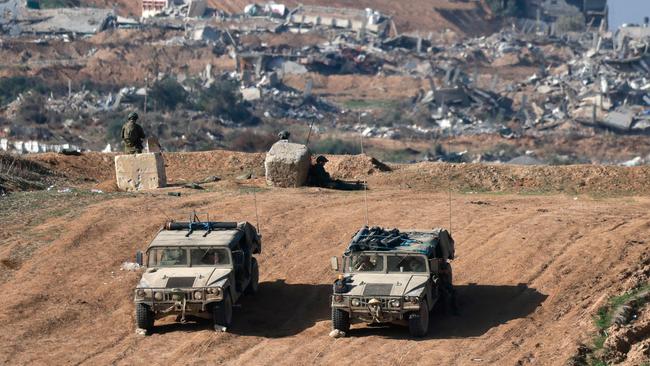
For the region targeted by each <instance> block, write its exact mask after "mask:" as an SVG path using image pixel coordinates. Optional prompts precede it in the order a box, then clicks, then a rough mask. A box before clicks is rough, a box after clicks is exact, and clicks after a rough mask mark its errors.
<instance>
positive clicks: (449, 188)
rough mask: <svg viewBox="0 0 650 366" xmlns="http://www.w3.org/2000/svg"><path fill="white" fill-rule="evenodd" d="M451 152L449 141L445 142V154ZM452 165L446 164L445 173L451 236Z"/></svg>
mask: <svg viewBox="0 0 650 366" xmlns="http://www.w3.org/2000/svg"><path fill="white" fill-rule="evenodd" d="M450 151H451V141H450V140H447V154H449V153H450ZM452 167H453V165H452V164H448V169H449V170H448V172H447V191H448V193H449V235H451V171H452Z"/></svg>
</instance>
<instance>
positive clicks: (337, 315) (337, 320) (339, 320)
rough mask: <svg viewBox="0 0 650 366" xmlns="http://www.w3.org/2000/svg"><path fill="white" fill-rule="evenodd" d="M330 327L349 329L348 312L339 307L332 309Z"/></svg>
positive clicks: (341, 329)
mask: <svg viewBox="0 0 650 366" xmlns="http://www.w3.org/2000/svg"><path fill="white" fill-rule="evenodd" d="M332 328H333V329H338V330H340V331H341V332H345V333H347V332H349V331H350V313H348V312H347V311H344V310H341V309H332Z"/></svg>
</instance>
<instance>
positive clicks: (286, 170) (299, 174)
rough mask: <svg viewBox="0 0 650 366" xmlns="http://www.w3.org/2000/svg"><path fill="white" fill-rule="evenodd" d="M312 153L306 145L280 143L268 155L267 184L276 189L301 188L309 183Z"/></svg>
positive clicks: (274, 145)
mask: <svg viewBox="0 0 650 366" xmlns="http://www.w3.org/2000/svg"><path fill="white" fill-rule="evenodd" d="M310 164H311V153H310V152H309V149H308V148H307V146H305V145H301V144H294V143H291V142H288V141H284V140H283V141H278V142H276V143H275V144H273V146H271V149H270V150H269V152H268V153H267V154H266V159H265V160H264V168H265V170H266V183H267V184H268V185H270V186H275V187H284V188H288V187H300V186H302V185H304V184H305V183H306V182H307V175H308V174H309V166H310Z"/></svg>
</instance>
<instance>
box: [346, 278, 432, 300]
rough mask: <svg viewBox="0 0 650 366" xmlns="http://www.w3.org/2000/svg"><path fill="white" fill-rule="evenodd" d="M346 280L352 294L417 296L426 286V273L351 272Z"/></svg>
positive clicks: (365, 295)
mask: <svg viewBox="0 0 650 366" xmlns="http://www.w3.org/2000/svg"><path fill="white" fill-rule="evenodd" d="M348 278H349V280H348V281H346V284H347V285H348V288H350V290H349V291H348V292H347V293H346V294H348V295H352V296H364V297H373V296H405V295H408V296H417V295H419V294H420V293H421V292H422V290H423V289H424V288H425V286H426V282H427V280H428V279H429V276H428V275H426V274H421V275H420V274H365V273H364V274H358V273H355V274H351V275H349V277H348Z"/></svg>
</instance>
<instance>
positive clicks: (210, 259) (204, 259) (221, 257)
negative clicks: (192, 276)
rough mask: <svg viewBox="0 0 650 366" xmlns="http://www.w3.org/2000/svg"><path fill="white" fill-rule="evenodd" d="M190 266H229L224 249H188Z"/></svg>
mask: <svg viewBox="0 0 650 366" xmlns="http://www.w3.org/2000/svg"><path fill="white" fill-rule="evenodd" d="M190 259H191V261H192V266H220V265H226V264H230V256H229V255H228V251H227V250H226V249H221V248H196V249H190Z"/></svg>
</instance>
